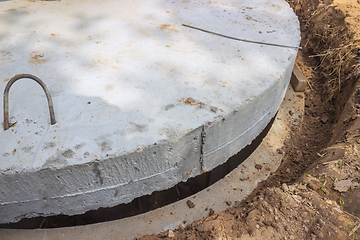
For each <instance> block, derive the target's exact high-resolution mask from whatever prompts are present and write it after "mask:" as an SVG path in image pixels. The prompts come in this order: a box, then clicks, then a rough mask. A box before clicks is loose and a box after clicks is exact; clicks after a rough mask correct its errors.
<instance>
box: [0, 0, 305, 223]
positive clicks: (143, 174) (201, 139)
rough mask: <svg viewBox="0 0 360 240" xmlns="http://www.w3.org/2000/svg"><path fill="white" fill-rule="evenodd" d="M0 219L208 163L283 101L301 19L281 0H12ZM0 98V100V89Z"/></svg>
mask: <svg viewBox="0 0 360 240" xmlns="http://www.w3.org/2000/svg"><path fill="white" fill-rule="evenodd" d="M0 9H1V10H0V28H1V29H2V30H1V32H0V41H1V42H0V44H1V45H0V54H1V55H0V56H1V58H0V66H1V71H0V80H1V81H0V87H1V88H4V87H5V84H6V83H7V81H8V80H9V79H10V78H11V77H12V76H14V75H15V74H17V73H30V74H33V75H35V76H37V77H39V78H40V79H42V80H43V81H44V82H45V84H46V85H47V87H48V88H49V90H50V93H51V95H52V97H53V101H54V108H55V114H56V120H57V124H56V125H49V114H48V112H47V111H48V110H47V105H46V104H47V103H46V100H45V97H44V94H43V92H42V90H41V88H40V87H39V86H37V85H36V83H33V82H32V81H29V80H20V81H18V82H16V83H15V84H14V85H13V87H12V88H11V90H10V101H9V102H10V117H11V122H16V124H15V125H14V126H13V127H12V128H10V129H9V130H7V131H3V130H1V131H0V146H1V148H0V156H1V158H0V171H1V175H0V184H1V195H0V216H1V217H0V223H5V222H15V221H18V220H19V219H21V218H23V217H34V216H46V215H56V214H68V215H73V214H80V213H84V212H86V211H88V210H91V209H97V208H99V207H108V206H114V205H117V204H119V203H127V202H130V201H131V200H132V199H134V198H136V197H138V196H142V195H145V194H151V193H152V192H153V191H157V190H162V189H167V188H169V187H171V186H173V185H175V184H176V183H178V182H180V181H186V179H188V178H189V177H193V176H196V175H198V174H200V173H201V172H202V171H204V170H205V171H209V170H211V169H212V168H214V167H216V166H217V165H219V164H221V163H223V162H224V161H226V160H227V159H228V158H229V157H230V156H232V155H233V154H235V153H237V152H238V151H240V150H241V149H242V148H243V147H244V146H246V145H247V144H249V143H250V142H251V141H252V140H253V139H254V138H255V137H256V136H257V135H258V134H259V133H260V132H261V131H262V130H263V128H264V127H265V126H266V125H267V123H268V122H269V121H270V119H271V118H272V117H273V116H274V114H275V113H276V111H277V109H278V107H279V105H280V102H281V100H282V98H283V96H284V94H285V90H286V87H287V85H288V82H289V79H290V76H291V70H292V68H293V65H294V61H295V57H296V53H297V50H296V49H291V48H279V47H273V46H265V45H259V44H251V43H244V42H238V41H233V40H229V39H225V38H221V37H218V36H214V35H211V34H207V33H203V32H200V31H196V30H191V29H189V28H185V27H182V26H181V24H182V23H185V24H190V25H195V26H197V27H201V28H204V29H208V30H212V31H215V32H219V33H223V34H226V35H230V36H236V37H241V38H247V39H251V40H256V41H265V42H274V43H277V44H285V45H295V46H296V45H298V44H299V41H300V31H299V23H298V20H297V18H296V16H295V14H294V13H293V11H292V10H291V9H290V7H289V6H288V4H287V3H286V2H285V1H282V0H276V1H266V0H259V1H250V0H247V1H221V2H205V1H203V2H202V1H181V2H180V1H176V2H171V1H161V0H154V1H145V0H143V1H140V0H138V1H130V0H126V1H106V0H105V1H95V0H88V1H71V0H62V1H25V0H18V1H1V2H0ZM1 104H2V100H1Z"/></svg>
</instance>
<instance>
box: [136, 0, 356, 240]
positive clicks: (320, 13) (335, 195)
mask: <svg viewBox="0 0 360 240" xmlns="http://www.w3.org/2000/svg"><path fill="white" fill-rule="evenodd" d="M288 2H289V4H290V5H291V7H292V8H293V9H294V11H295V12H296V14H297V15H298V17H299V21H300V24H301V31H302V41H301V46H302V47H303V50H302V51H300V52H299V54H298V58H297V63H296V64H298V66H299V68H300V69H301V70H302V72H303V73H304V74H305V75H306V77H307V78H308V80H309V86H308V88H307V89H306V91H305V96H306V99H305V116H304V121H303V123H302V127H301V131H299V132H296V133H295V134H294V136H293V137H292V138H291V139H289V141H288V142H287V143H286V147H285V149H281V150H282V151H284V152H286V157H285V159H284V162H283V163H282V165H281V166H280V168H279V169H278V171H277V172H276V173H275V174H273V175H272V176H271V177H270V178H269V179H268V180H267V181H266V182H263V183H261V185H260V186H258V188H257V189H256V190H255V191H254V192H253V193H252V195H251V196H249V197H248V198H247V199H245V200H244V201H242V202H240V203H239V204H237V205H236V206H233V207H231V208H229V209H227V210H226V211H224V212H221V213H219V214H213V215H211V216H209V217H208V218H205V219H201V220H199V221H196V222H194V223H192V224H190V225H188V226H186V228H183V227H181V226H179V228H178V229H176V230H174V231H171V230H169V231H167V232H163V233H160V234H158V235H149V236H144V237H142V238H140V239H142V240H147V239H149V240H153V239H166V238H168V239H284V240H288V239H291V240H293V239H360V188H359V187H360V185H359V183H360V152H359V151H360V118H359V116H360V82H359V83H358V80H359V78H360V0H334V1H331V0H324V1H322V0H288Z"/></svg>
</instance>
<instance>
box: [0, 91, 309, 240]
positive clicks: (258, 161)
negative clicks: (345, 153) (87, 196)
mask: <svg viewBox="0 0 360 240" xmlns="http://www.w3.org/2000/svg"><path fill="white" fill-rule="evenodd" d="M304 99H305V98H304V94H303V93H296V92H294V91H293V89H291V88H290V87H289V88H288V91H287V93H286V95H285V98H284V101H283V102H282V104H281V107H280V109H279V112H278V114H277V116H276V118H275V121H274V123H273V125H272V127H271V129H270V131H269V132H268V134H267V136H266V137H265V138H264V139H263V141H262V143H261V144H260V145H259V147H258V148H257V149H256V150H255V151H254V152H253V153H252V154H251V155H250V157H249V158H247V159H246V160H245V161H244V162H243V163H242V164H240V165H239V166H238V167H237V168H236V169H234V170H233V171H232V172H231V173H229V174H228V175H227V176H226V177H225V178H224V179H222V180H220V181H218V182H217V183H215V184H213V185H212V186H210V187H209V188H207V189H204V190H203V191H201V192H199V193H197V194H195V195H193V196H190V197H188V198H186V199H183V200H181V201H178V202H176V203H173V204H170V205H168V206H165V207H163V208H160V209H156V210H153V211H150V212H147V213H144V214H141V215H138V216H133V217H129V218H125V219H120V220H115V221H111V222H105V223H98V224H91V225H87V226H76V227H68V228H59V229H35V230H19V229H0V239H3V240H15V239H16V240H18V239H27V240H37V239H43V240H50V239H59V240H97V239H125V240H132V239H134V238H135V237H140V236H143V235H146V234H154V233H160V232H162V231H166V230H168V229H172V230H173V229H176V228H177V227H178V226H179V225H182V226H183V227H185V226H186V225H187V224H191V223H192V222H193V221H195V220H199V219H201V218H204V217H207V216H208V215H209V211H206V210H205V209H210V208H211V209H213V210H214V211H215V213H218V212H220V211H223V210H225V209H227V208H228V207H229V205H228V203H231V204H232V206H233V204H235V203H236V201H241V200H242V199H244V198H246V197H247V196H248V195H249V194H250V193H251V192H252V191H253V190H254V189H255V188H256V187H257V184H258V183H259V182H261V181H264V180H266V179H267V178H268V177H269V176H270V175H271V173H273V172H275V171H276V169H277V168H278V167H279V166H280V163H281V161H282V158H283V157H284V154H285V153H281V152H279V151H278V149H281V148H282V147H283V146H284V143H285V141H286V140H287V139H288V138H290V137H291V136H292V134H293V133H294V131H298V130H299V129H300V128H301V122H302V118H303V113H304ZM289 111H291V112H292V113H293V114H289ZM255 165H261V166H262V168H261V169H257V168H255ZM239 179H242V181H240V180H239ZM188 200H190V201H191V202H193V204H194V208H189V207H188V205H187V204H186V202H187V201H188ZM185 222H186V223H185Z"/></svg>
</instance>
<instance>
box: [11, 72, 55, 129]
mask: <svg viewBox="0 0 360 240" xmlns="http://www.w3.org/2000/svg"><path fill="white" fill-rule="evenodd" d="M22 78H30V79H32V80H34V81H35V82H37V83H38V84H40V86H41V87H42V89H43V90H44V92H45V95H46V98H47V100H48V104H49V111H50V122H51V125H54V124H55V123H56V120H55V113H54V105H53V102H52V99H51V96H50V93H49V90H48V89H47V87H46V85H45V84H44V83H43V81H41V80H40V79H39V78H38V77H35V76H34V75H31V74H18V75H15V76H14V77H13V78H11V79H10V81H9V82H8V83H7V84H6V87H5V90H4V131H6V130H8V129H9V128H10V124H9V90H10V87H11V85H13V84H14V82H16V81H17V80H19V79H22Z"/></svg>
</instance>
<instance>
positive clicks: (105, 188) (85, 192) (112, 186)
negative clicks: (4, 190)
mask: <svg viewBox="0 0 360 240" xmlns="http://www.w3.org/2000/svg"><path fill="white" fill-rule="evenodd" d="M174 169H175V168H170V169H167V170H165V171H163V172H160V173H156V174H152V175H150V176H147V177H144V178H140V179H137V180H136V181H132V180H130V181H128V182H126V183H120V184H115V185H111V186H108V187H103V188H97V189H94V190H89V191H84V192H79V193H72V194H65V195H62V196H56V197H49V198H48V199H59V198H64V197H74V196H77V195H84V194H87V193H94V192H98V191H102V190H109V189H113V188H116V187H121V186H123V185H126V184H129V182H134V183H135V182H139V181H141V180H145V179H148V178H151V177H154V176H157V175H160V174H163V173H166V172H169V171H171V170H174ZM155 191H156V190H155ZM39 200H43V198H38V199H32V200H23V201H13V202H4V203H0V206H5V205H10V204H16V203H29V202H36V201H39Z"/></svg>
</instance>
